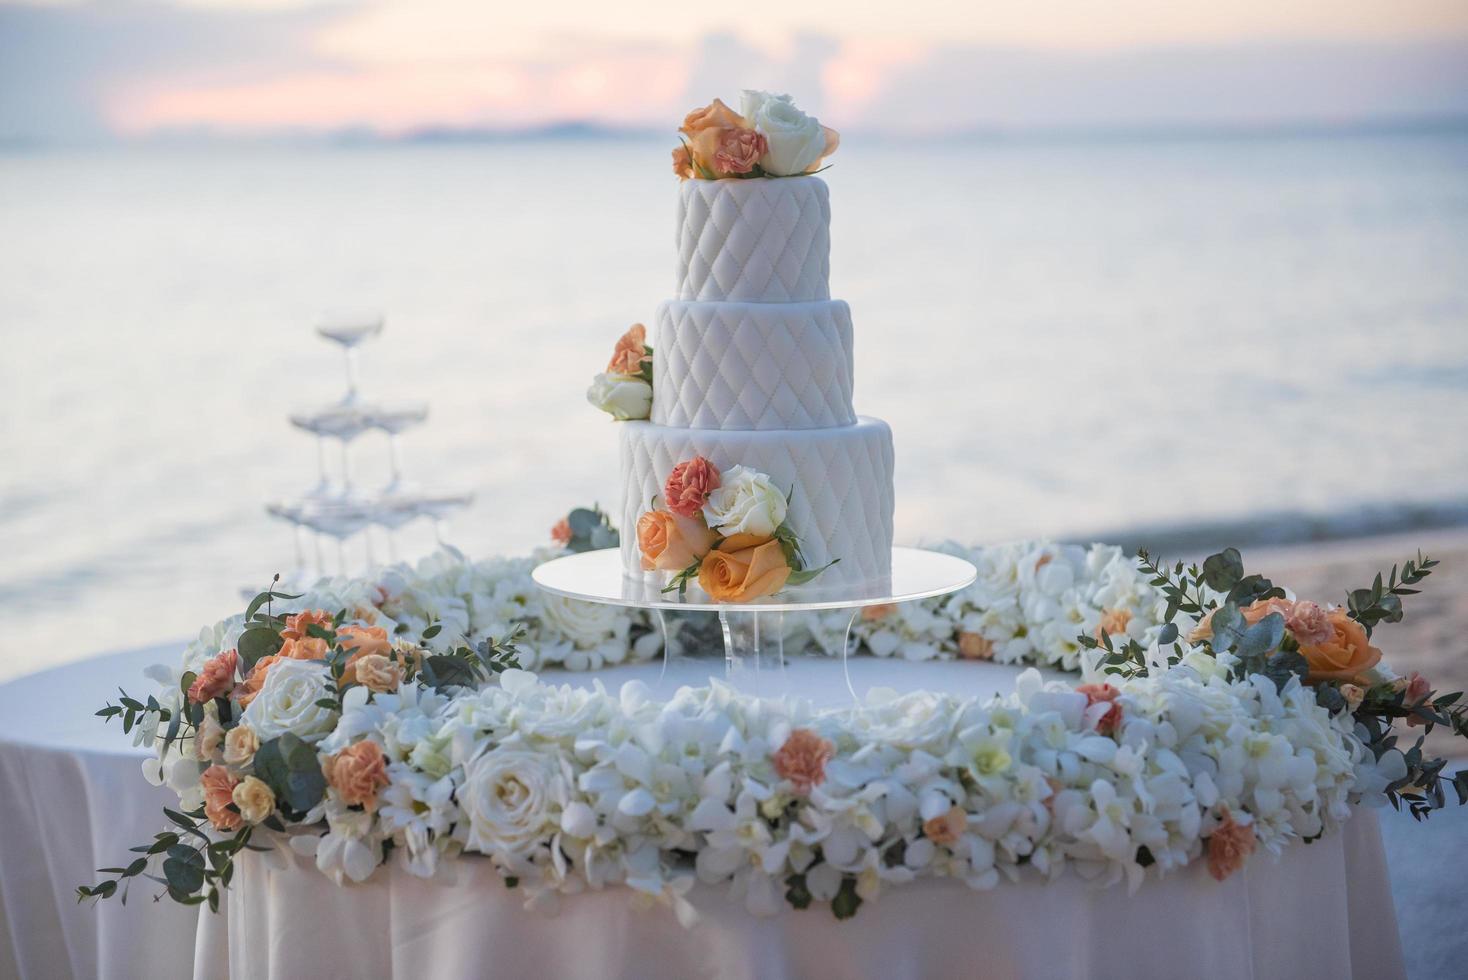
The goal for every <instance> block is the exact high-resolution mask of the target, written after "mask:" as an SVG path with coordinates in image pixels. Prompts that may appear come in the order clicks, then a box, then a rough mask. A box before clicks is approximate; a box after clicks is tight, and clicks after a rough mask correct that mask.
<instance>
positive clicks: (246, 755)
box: [224, 722, 260, 766]
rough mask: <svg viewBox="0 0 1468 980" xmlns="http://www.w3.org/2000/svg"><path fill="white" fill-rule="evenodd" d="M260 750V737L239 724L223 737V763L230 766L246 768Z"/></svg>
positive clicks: (244, 725)
mask: <svg viewBox="0 0 1468 980" xmlns="http://www.w3.org/2000/svg"><path fill="white" fill-rule="evenodd" d="M259 750H260V736H259V735H256V734H255V729H253V728H251V727H250V726H249V725H246V724H244V723H243V722H241V723H240V724H238V725H236V726H234V727H233V728H231V729H230V730H229V734H227V735H225V736H224V761H225V762H226V763H227V764H229V765H231V766H248V765H249V764H250V763H251V762H253V761H255V753H256V752H258V751H259Z"/></svg>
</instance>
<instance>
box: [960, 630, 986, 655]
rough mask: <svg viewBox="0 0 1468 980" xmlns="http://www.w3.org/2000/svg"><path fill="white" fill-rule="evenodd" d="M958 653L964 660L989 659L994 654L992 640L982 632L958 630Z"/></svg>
mask: <svg viewBox="0 0 1468 980" xmlns="http://www.w3.org/2000/svg"><path fill="white" fill-rule="evenodd" d="M958 655H959V656H960V657H962V658H963V659H964V660H989V659H992V658H993V656H994V642H993V641H992V640H990V639H989V638H988V637H987V636H985V635H984V634H982V633H971V632H969V631H968V630H959V632H958Z"/></svg>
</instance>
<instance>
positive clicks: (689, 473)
mask: <svg viewBox="0 0 1468 980" xmlns="http://www.w3.org/2000/svg"><path fill="white" fill-rule="evenodd" d="M717 489H719V468H718V467H717V466H715V465H714V464H713V463H710V462H709V461H708V460H707V459H704V458H703V457H702V456H695V457H693V458H692V459H690V460H688V461H686V462H683V463H679V464H678V465H677V466H675V467H673V472H671V473H669V474H668V480H667V482H666V483H664V484H663V503H665V504H666V505H667V507H668V510H671V511H672V512H673V513H675V514H677V515H678V516H679V517H693V516H694V515H696V514H697V513H698V512H699V511H701V510H702V509H703V505H704V504H705V503H707V502H708V499H709V494H711V493H713V492H714V491H715V490H717Z"/></svg>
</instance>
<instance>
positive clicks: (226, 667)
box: [188, 650, 240, 704]
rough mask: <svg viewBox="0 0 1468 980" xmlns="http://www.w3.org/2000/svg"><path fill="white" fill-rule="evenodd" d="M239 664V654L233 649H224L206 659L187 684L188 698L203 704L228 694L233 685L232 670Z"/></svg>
mask: <svg viewBox="0 0 1468 980" xmlns="http://www.w3.org/2000/svg"><path fill="white" fill-rule="evenodd" d="M239 665H240V655H239V654H238V653H237V652H236V651H234V650H226V651H224V652H223V653H221V654H220V655H219V656H217V657H214V658H212V659H210V660H209V661H207V662H206V663H205V664H204V666H203V668H202V669H201V670H200V671H199V675H198V677H197V679H195V681H194V683H192V684H190V685H189V690H188V698H189V700H190V701H195V702H197V703H199V704H203V703H204V702H206V701H212V700H214V699H215V698H218V697H223V696H224V695H226V694H228V693H229V691H230V689H231V688H233V687H234V672H235V669H236V668H237V667H239Z"/></svg>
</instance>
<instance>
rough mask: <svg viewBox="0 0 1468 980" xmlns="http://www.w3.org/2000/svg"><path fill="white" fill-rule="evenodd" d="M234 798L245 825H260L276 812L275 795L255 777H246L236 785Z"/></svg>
mask: <svg viewBox="0 0 1468 980" xmlns="http://www.w3.org/2000/svg"><path fill="white" fill-rule="evenodd" d="M233 798H234V805H235V806H237V807H239V808H240V817H241V818H242V819H243V820H244V821H245V823H259V822H260V821H262V820H264V819H265V818H266V817H268V816H270V814H272V813H274V812H275V793H273V792H272V791H271V789H270V787H269V786H266V785H265V783H264V782H263V781H261V780H259V779H256V778H255V777H254V776H246V777H245V778H244V779H242V780H240V781H239V783H237V784H236V785H235V788H234V796H233Z"/></svg>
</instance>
